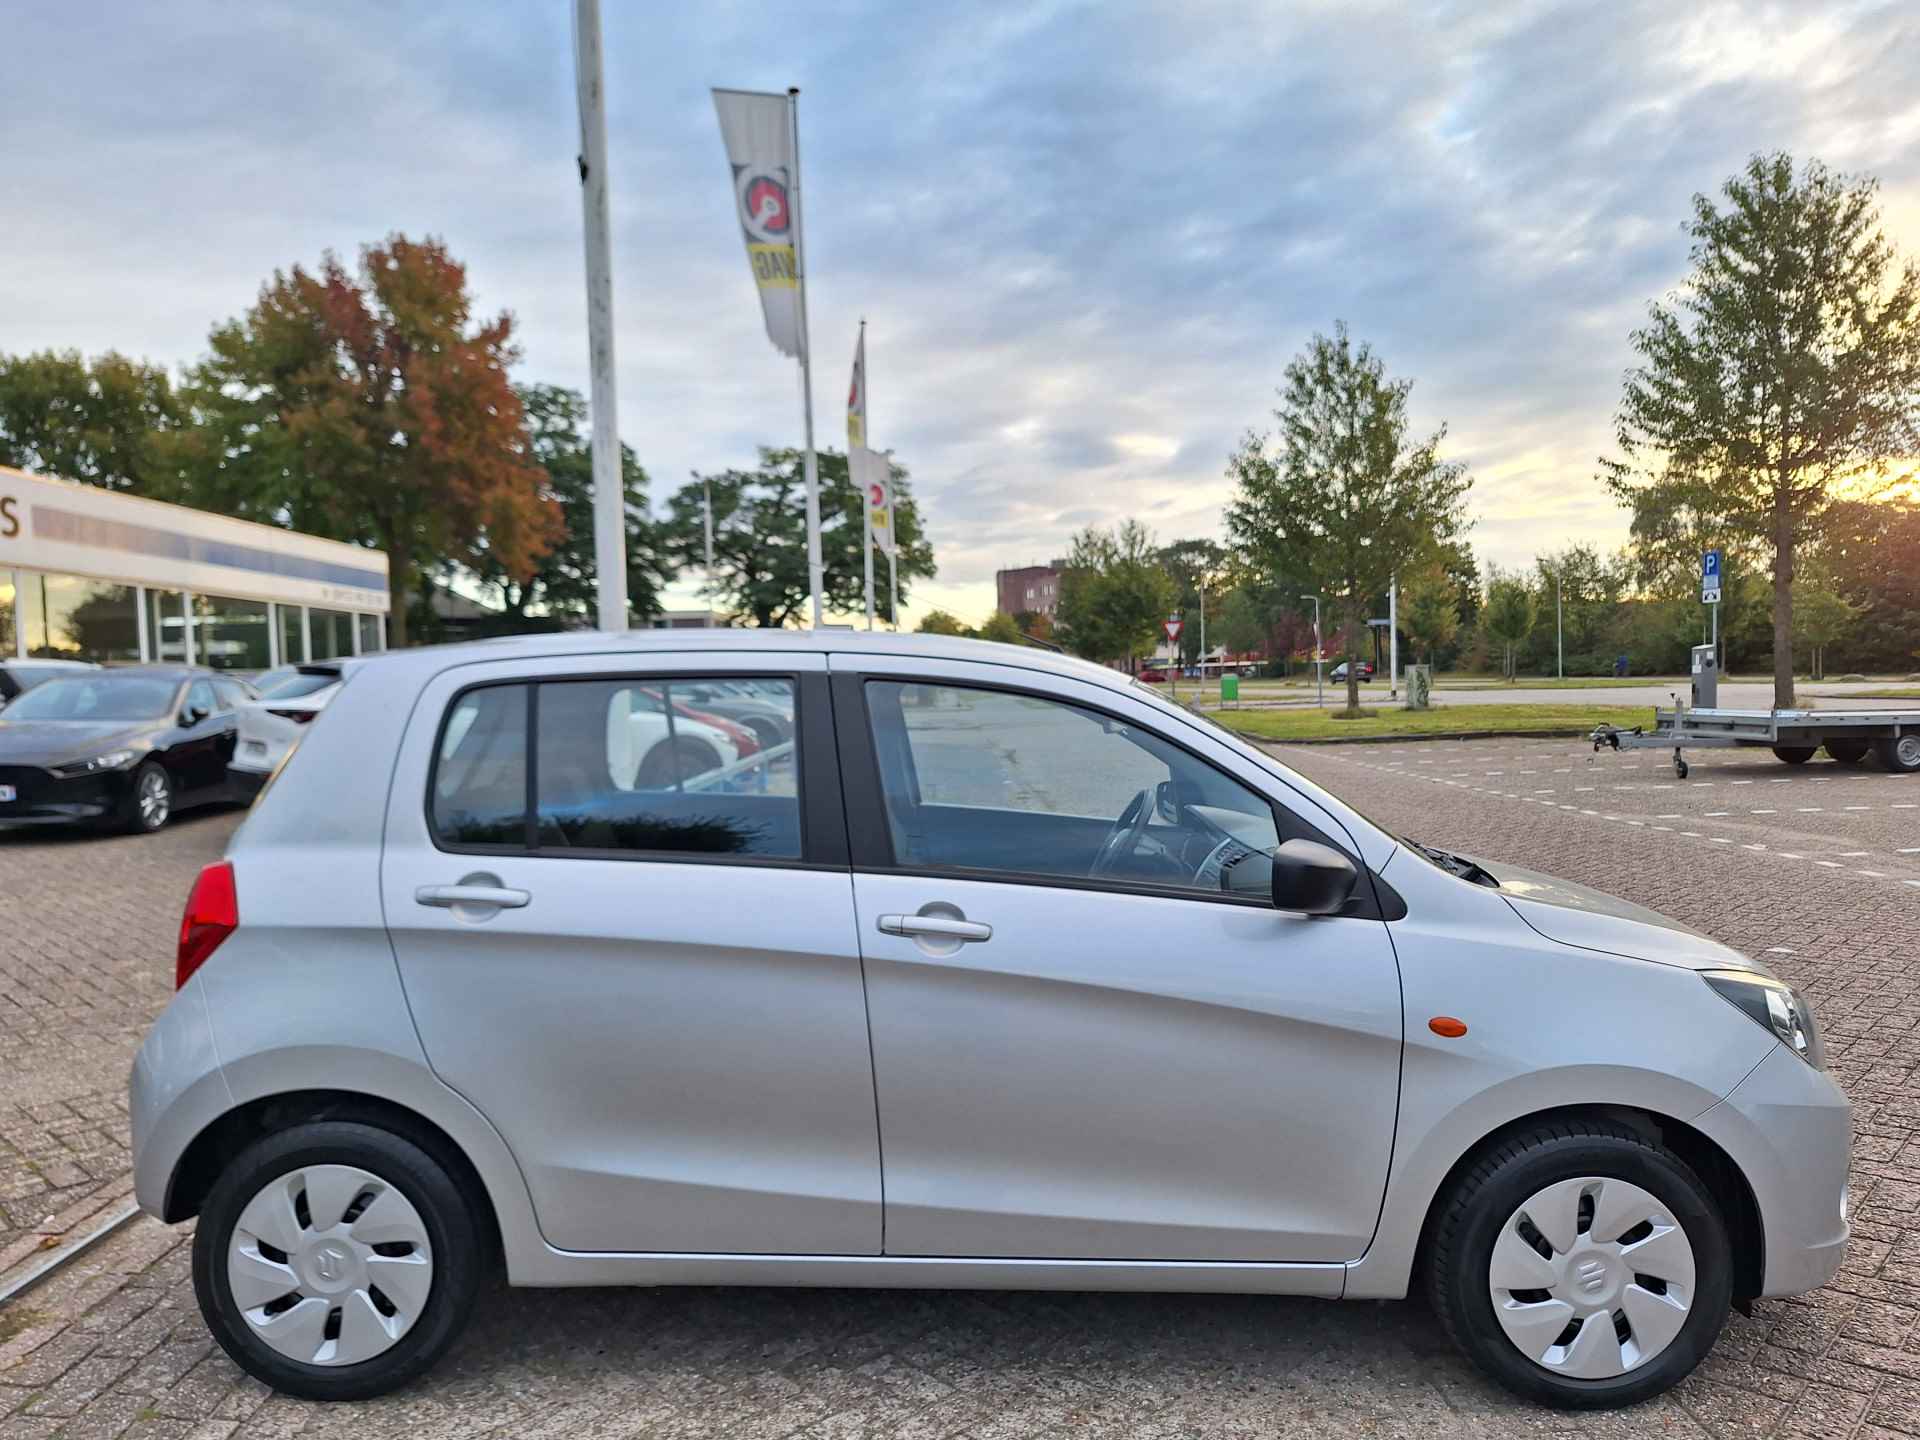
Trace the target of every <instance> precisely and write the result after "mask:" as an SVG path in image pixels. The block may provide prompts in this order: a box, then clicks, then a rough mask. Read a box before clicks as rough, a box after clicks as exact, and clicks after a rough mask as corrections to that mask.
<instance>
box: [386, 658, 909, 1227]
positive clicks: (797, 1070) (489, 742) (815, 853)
mask: <svg viewBox="0 0 1920 1440" xmlns="http://www.w3.org/2000/svg"><path fill="white" fill-rule="evenodd" d="M652 658H653V657H649V662H643V664H642V668H634V659H635V657H632V656H630V655H628V656H618V657H582V658H580V659H578V660H564V661H555V662H553V663H552V665H551V666H550V667H549V668H547V669H545V670H543V671H542V672H541V674H540V675H539V676H538V677H530V676H528V675H527V673H526V667H525V666H524V665H520V666H504V665H489V666H473V667H464V668H463V669H462V670H460V671H458V672H455V673H454V674H452V675H449V676H446V677H443V679H442V680H441V681H440V682H436V685H435V687H434V688H431V689H430V690H429V691H428V693H427V694H426V696H425V697H424V698H423V701H422V703H421V705H420V707H419V709H418V710H417V711H416V718H415V721H414V724H413V726H412V727H410V729H409V733H408V737H407V741H406V744H405V748H404V753H403V758H402V762H401V767H400V770H399V773H398V775H397V777H396V781H395V784H394V787H393V800H392V802H391V811H390V817H389V825H388V838H387V843H386V848H385V857H384V861H383V865H384V874H385V881H384V900H385V907H386V916H387V923H388V926H389V928H390V930H391V932H392V935H393V940H394V946H395V950H396V952H397V954H398V956H399V960H400V969H401V975H402V978H403V980H404V982H405V985H406V992H407V998H408V1001H409V1003H410V1004H411V1006H412V1008H413V1013H414V1017H415V1021H416V1023H417V1024H418V1027H419V1031H420V1037H421V1041H422V1043H423V1044H424V1046H425V1048H426V1051H427V1055H428V1058H429V1059H430V1061H431V1062H432V1065H433V1067H434V1069H435V1071H436V1072H437V1073H438V1074H439V1075H440V1076H441V1077H442V1078H443V1079H444V1080H445V1081H446V1082H447V1083H448V1084H449V1085H451V1086H452V1087H453V1088H454V1089H455V1090H457V1091H459V1092H460V1093H461V1094H462V1095H464V1096H466V1097H467V1099H468V1100H470V1101H471V1102H472V1103H473V1104H474V1105H475V1106H477V1107H478V1108H479V1109H480V1110H481V1111H482V1112H483V1113H484V1114H485V1115H486V1116H487V1117H488V1119H489V1120H491V1121H492V1122H493V1124H494V1125H495V1126H496V1127H497V1128H498V1129H499V1130H500V1132H501V1134H502V1135H503V1136H504V1137H505V1138H506V1141H507V1143H508V1144H509V1145H510V1146H511V1147H512V1149H513V1152H514V1154H515V1156H516V1157H517V1158H518V1160H519V1163H520V1167H521V1170H522V1172H523V1173H524V1174H525V1176H526V1179H527V1184H528V1187H529V1189H530V1191H531V1194H532V1198H533V1204H534V1209H535V1212H536V1214H537V1216H538V1218H539V1223H540V1228H541V1230H542V1232H543V1233H544V1234H545V1236H546V1238H547V1239H548V1240H549V1241H550V1242H551V1243H552V1244H553V1245H555V1246H557V1247H559V1248H561V1249H564V1250H585V1251H674V1252H681V1251H699V1252H729V1253H770V1252H777V1253H786V1254H793V1253H806V1254H875V1253H878V1251H879V1248H880V1221H881V1214H880V1162H879V1153H878V1143H877V1135H876V1127H875V1120H874V1110H873V1079H872V1066H871V1060H870V1056H869V1052H868V1048H867V1024H866V1007H865V1002H864V998H863V995H862V991H861V978H860V955H859V948H858V945H857V942H856V939H855V936H854V930H853V900H852V893H851V885H850V882H849V877H848V873H847V868H846V851H845V837H844V822H843V820H842V819H841V818H840V815H841V811H840V802H839V780H838V776H837V773H836V770H835V757H834V753H833V744H832V735H831V720H830V714H829V711H828V708H827V704H828V702H827V699H826V695H825V692H824V685H825V675H824V673H823V672H824V662H823V661H822V660H821V659H820V658H819V657H817V656H792V655H785V656H779V657H762V658H761V659H759V660H757V661H756V659H755V658H754V657H752V656H742V657H739V661H738V663H735V661H734V659H733V657H730V658H729V663H728V664H727V665H726V666H725V667H722V668H724V670H725V672H726V675H727V676H728V677H729V678H732V679H736V680H737V681H738V682H739V683H740V684H741V685H742V686H744V687H747V688H748V689H749V690H750V691H751V693H752V694H753V695H754V696H755V697H756V699H758V700H760V701H761V702H763V703H766V704H769V705H772V706H776V707H778V708H779V709H780V710H781V711H782V713H784V714H785V715H786V716H787V717H788V718H789V721H790V725H791V722H793V721H795V720H796V718H797V724H798V734H797V735H796V736H795V738H794V739H792V740H790V741H788V742H786V743H784V744H781V745H772V746H766V747H752V746H751V744H750V742H749V743H748V744H746V745H743V744H741V743H739V740H738V738H737V737H731V736H729V735H728V734H727V733H726V732H725V731H722V730H720V729H719V728H717V727H715V726H712V725H709V724H706V723H704V722H702V721H700V720H698V719H695V718H693V717H691V716H689V715H688V714H687V713H686V707H683V706H681V705H680V704H679V703H678V701H677V697H676V688H677V687H678V686H680V685H681V684H682V683H683V682H684V681H690V680H692V679H696V678H698V679H706V680H709V681H711V679H712V678H714V677H713V674H712V670H711V668H709V669H706V670H699V669H696V670H694V671H692V672H687V673H683V672H679V671H674V670H671V669H667V670H661V669H658V668H654V669H647V668H644V665H645V664H646V663H650V662H652ZM665 658H668V659H670V658H671V657H665ZM808 662H811V663H810V664H809V663H808ZM609 667H613V668H614V669H616V670H618V671H620V672H621V673H614V674H609V673H608V670H609ZM814 704H817V706H818V715H817V718H816V717H814V716H812V715H811V714H810V711H809V707H810V706H811V705H814ZM789 734H793V730H792V729H791V728H790V729H789Z"/></svg>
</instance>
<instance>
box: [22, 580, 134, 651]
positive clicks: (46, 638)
mask: <svg viewBox="0 0 1920 1440" xmlns="http://www.w3.org/2000/svg"><path fill="white" fill-rule="evenodd" d="M19 589H20V599H21V605H20V618H21V625H22V628H23V629H24V630H25V631H26V642H27V654H28V655H30V656H33V657H36V658H38V659H45V660H98V661H102V662H106V661H113V660H120V661H127V660H138V659H139V658H140V624H139V611H138V608H137V606H138V602H137V601H136V600H135V598H134V593H133V587H132V586H131V585H114V584H111V583H109V582H108V581H105V580H88V579H86V578H84V577H82V576H79V575H36V574H31V573H28V574H23V575H21V576H20V586H19Z"/></svg>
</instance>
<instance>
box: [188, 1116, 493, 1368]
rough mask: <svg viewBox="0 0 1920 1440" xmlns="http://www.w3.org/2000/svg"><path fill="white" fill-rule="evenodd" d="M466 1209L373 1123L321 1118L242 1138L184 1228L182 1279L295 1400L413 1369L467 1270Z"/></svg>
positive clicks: (456, 1300)
mask: <svg viewBox="0 0 1920 1440" xmlns="http://www.w3.org/2000/svg"><path fill="white" fill-rule="evenodd" d="M480 1264H481V1247H480V1243H479V1238H478V1235H477V1232H476V1230H475V1226H474V1219H473V1211H472V1207H471V1206H470V1205H469V1204H468V1202H467V1200H466V1198H465V1197H464V1196H463V1195H462V1194H461V1191H460V1187H459V1186H458V1185H457V1184H456V1183H455V1182H454V1180H453V1179H452V1177H451V1176H449V1175H448V1174H447V1172H446V1170H445V1169H443V1168H442V1167H441V1166H440V1164H439V1163H438V1162H436V1161H435V1160H434V1159H433V1158H432V1157H431V1156H429V1155H428V1154H427V1153H426V1152H425V1151H424V1150H421V1149H420V1148H419V1147H418V1146H416V1145H414V1144H413V1143H411V1142H410V1141H407V1140H403V1139H401V1138H400V1137H399V1136H397V1135H394V1134H392V1133H391V1132H390V1131H386V1130H381V1129H378V1128H376V1127H374V1126H371V1125H362V1124H356V1123H349V1122H344V1121H320V1122H315V1123H312V1124H307V1125H299V1126H296V1127H294V1128H293V1129H291V1130H287V1131H283V1132H281V1133H280V1134H277V1135H270V1136H268V1137H266V1138H265V1139H263V1140H259V1141H257V1142H255V1143H254V1144H253V1145H252V1146H250V1147H249V1148H247V1149H246V1150H244V1151H242V1152H241V1153H240V1155H238V1156H237V1157H236V1158H235V1159H234V1160H233V1161H232V1163H230V1164H229V1165H228V1166H227V1168H226V1170H225V1171H224V1172H223V1173H222V1174H221V1176H220V1178H219V1180H217V1181H216V1182H215V1183H214V1187H213V1190H212V1192H211V1193H210V1194H209V1195H208V1197H207V1201H206V1204H205V1206H204V1207H203V1208H202V1210H201V1214H200V1224H199V1228H198V1230H197V1231H196V1232H195V1234H194V1237H193V1286H194V1292H195V1294H196V1295H197V1296H198V1297H199V1301H200V1311H201V1314H203V1315H204V1316H205V1317H206V1321H207V1325H208V1327H209V1328H210V1329H211V1330H212V1331H213V1334H214V1338H215V1339H217V1340H218V1341H219V1342H220V1345H221V1348H222V1349H224V1350H225V1351H226V1352H227V1354H229V1355H231V1356H232V1357H233V1359H234V1361H235V1363H237V1364H238V1365H239V1366H240V1367H241V1368H242V1369H243V1370H246V1371H247V1372H248V1373H249V1374H251V1375H254V1376H256V1377H258V1378H259V1379H261V1380H263V1381H265V1382H266V1383H267V1384H269V1385H271V1386H273V1387H274V1389H276V1390H280V1391H283V1392H285V1393H286V1394H289V1395H297V1396H299V1397H301V1398H302V1399H307V1400H363V1399H366V1398H368V1397H370V1396H374V1395H382V1394H385V1393H386V1392H387V1391H389V1390H393V1389H396V1388H397V1387H399V1386H401V1385H404V1384H406V1383H407V1382H408V1381H409V1380H412V1379H413V1378H414V1377H415V1376H417V1375H419V1374H421V1373H422V1372H423V1371H425V1370H426V1369H427V1368H428V1367H429V1366H431V1365H432V1364H433V1363H434V1361H436V1360H438V1359H439V1358H440V1356H441V1355H442V1354H443V1353H445V1351H446V1349H447V1347H448V1346H449V1345H451V1344H452V1343H453V1341H454V1338H455V1337H456V1336H457V1335H458V1334H459V1332H460V1330H461V1328H462V1327H463V1326H464V1325H465V1324H466V1320H467V1315H468V1312H469V1311H470V1310H471V1309H472V1306H473V1297H474V1292H475V1289H476V1287H477V1286H478V1283H479V1268H480Z"/></svg>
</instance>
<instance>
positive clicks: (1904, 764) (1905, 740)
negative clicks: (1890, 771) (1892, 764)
mask: <svg viewBox="0 0 1920 1440" xmlns="http://www.w3.org/2000/svg"><path fill="white" fill-rule="evenodd" d="M1893 753H1894V756H1895V757H1896V758H1897V759H1898V760H1899V761H1900V766H1901V768H1902V769H1904V770H1920V735H1902V736H1901V737H1900V738H1899V739H1898V740H1896V741H1895V742H1894V744H1893Z"/></svg>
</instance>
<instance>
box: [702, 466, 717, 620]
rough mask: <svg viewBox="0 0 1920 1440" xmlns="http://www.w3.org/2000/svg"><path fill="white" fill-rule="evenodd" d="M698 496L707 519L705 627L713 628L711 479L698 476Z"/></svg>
mask: <svg viewBox="0 0 1920 1440" xmlns="http://www.w3.org/2000/svg"><path fill="white" fill-rule="evenodd" d="M700 496H701V501H702V504H703V507H704V509H705V510H706V520H707V628H708V629H709V630H711V629H712V628H713V597H714V593H715V592H714V585H713V481H711V480H709V479H708V478H707V477H706V476H704V475H702V476H701V477H700Z"/></svg>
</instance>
